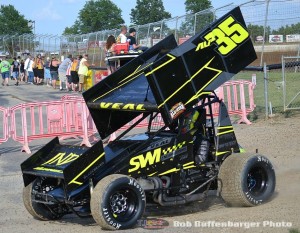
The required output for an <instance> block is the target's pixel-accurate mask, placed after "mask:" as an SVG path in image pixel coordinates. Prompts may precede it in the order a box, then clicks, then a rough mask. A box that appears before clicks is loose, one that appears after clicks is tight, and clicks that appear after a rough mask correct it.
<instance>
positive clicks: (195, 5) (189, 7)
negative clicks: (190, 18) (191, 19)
mask: <svg viewBox="0 0 300 233" xmlns="http://www.w3.org/2000/svg"><path fill="white" fill-rule="evenodd" d="M184 4H185V11H186V13H192V14H194V13H197V12H199V11H203V10H206V9H208V8H211V7H212V5H211V1H210V0H186V1H185V3H184Z"/></svg>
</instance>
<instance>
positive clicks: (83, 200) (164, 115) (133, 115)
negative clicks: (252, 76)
mask: <svg viewBox="0 0 300 233" xmlns="http://www.w3.org/2000/svg"><path fill="white" fill-rule="evenodd" d="M255 59H256V54H255V51H254V48H253V45H252V42H251V39H250V37H249V33H248V31H247V28H246V25H245V22H244V19H243V17H242V14H241V11H240V9H239V8H235V9H233V10H232V11H230V12H229V13H227V14H226V15H224V16H223V17H221V18H219V19H218V20H216V21H215V22H213V23H212V24H210V25H208V26H207V27H206V28H205V29H204V30H203V31H202V32H200V33H197V34H196V35H194V36H193V37H191V38H190V39H188V40H187V41H186V42H185V43H183V44H181V45H179V46H178V45H177V43H176V40H175V38H174V36H173V35H170V36H168V37H166V38H164V39H163V40H162V41H160V42H159V43H158V44H156V45H155V46H153V47H152V48H150V49H148V50H147V51H145V52H144V53H142V54H141V55H139V56H138V57H136V58H135V59H133V60H131V61H130V62H128V63H127V64H126V65H124V66H122V67H121V68H120V69H118V70H117V71H116V72H114V73H113V74H111V75H109V76H108V77H107V78H106V79H104V80H102V81H101V82H99V83H98V84H97V85H95V86H93V87H92V88H90V89H89V90H87V91H86V92H84V93H83V97H84V99H85V102H86V104H87V106H88V108H89V111H90V114H91V116H92V118H93V120H94V122H95V125H96V127H97V129H98V132H99V135H100V136H101V138H102V139H105V138H107V137H108V136H109V135H111V134H112V133H114V132H116V131H118V130H119V129H120V128H121V127H122V126H124V125H126V124H127V123H128V122H131V124H130V127H129V128H128V129H127V130H124V131H122V132H121V133H119V135H118V136H117V138H116V139H115V140H114V141H111V142H109V143H108V144H106V145H105V146H104V144H103V141H102V140H99V141H98V142H97V143H95V144H94V145H93V146H92V147H91V148H87V147H80V146H74V145H61V144H60V143H59V140H58V138H54V139H53V140H52V141H50V142H49V143H48V144H46V145H45V146H44V147H42V148H41V149H40V150H38V151H37V152H36V153H35V154H33V155H32V156H31V157H29V158H28V159H27V160H25V161H24V162H23V163H22V164H21V170H22V174H23V180H24V186H25V187H24V190H23V201H24V205H25V207H26V209H27V211H28V212H29V213H30V214H31V215H32V216H33V217H35V218H36V219H39V220H55V219H60V218H62V217H63V216H64V215H66V214H70V213H75V214H76V215H78V216H79V217H86V216H90V215H92V217H93V218H94V219H95V221H96V222H97V223H98V224H99V225H100V226H101V227H102V228H103V229H108V230H117V229H127V228H133V227H135V225H136V223H137V221H138V220H139V219H141V218H142V216H143V213H144V210H145V208H146V202H147V203H154V204H157V205H160V206H167V207H171V206H176V205H184V204H186V203H190V202H194V201H200V200H201V201H204V200H205V197H206V196H207V194H208V192H209V191H210V190H217V191H218V192H219V193H220V195H221V196H222V198H223V199H224V200H225V202H226V203H227V204H228V205H229V206H245V207H250V206H256V205H259V204H262V203H265V202H266V201H268V200H269V199H270V197H271V196H272V194H273V192H274V189H275V182H276V179H275V172H274V169H273V166H272V163H271V162H270V160H269V159H268V158H267V157H265V156H263V155H261V154H258V153H253V154H249V153H246V152H245V150H244V149H243V148H242V147H241V146H240V145H239V144H238V142H237V139H236V136H235V133H234V129H233V126H232V124H231V121H230V117H229V115H228V111H227V108H226V105H225V104H224V103H223V101H222V100H221V99H219V98H218V96H217V95H216V94H215V93H214V90H215V89H216V88H217V87H219V86H220V85H222V84H223V83H224V82H226V81H227V80H229V79H231V78H232V77H233V76H234V75H235V74H236V73H238V72H239V71H241V70H242V69H243V68H244V67H246V66H247V65H249V64H250V63H251V62H252V61H254V60H255ZM216 104H217V105H218V106H219V111H218V116H216V115H214V114H213V111H212V106H213V105H216ZM145 121H146V122H147V127H146V129H145V130H143V132H138V131H137V129H136V126H137V125H139V124H140V123H141V122H145ZM139 131H140V130H139Z"/></svg>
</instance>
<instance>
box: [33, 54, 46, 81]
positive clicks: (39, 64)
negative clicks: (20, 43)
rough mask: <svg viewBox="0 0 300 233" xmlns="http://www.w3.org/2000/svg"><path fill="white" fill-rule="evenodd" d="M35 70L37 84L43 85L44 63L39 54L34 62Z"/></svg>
mask: <svg viewBox="0 0 300 233" xmlns="http://www.w3.org/2000/svg"><path fill="white" fill-rule="evenodd" d="M33 68H34V70H33V72H34V77H35V80H34V81H35V84H36V85H42V84H43V81H44V61H43V60H42V56H41V55H40V54H38V55H37V57H36V59H35V60H34V65H33Z"/></svg>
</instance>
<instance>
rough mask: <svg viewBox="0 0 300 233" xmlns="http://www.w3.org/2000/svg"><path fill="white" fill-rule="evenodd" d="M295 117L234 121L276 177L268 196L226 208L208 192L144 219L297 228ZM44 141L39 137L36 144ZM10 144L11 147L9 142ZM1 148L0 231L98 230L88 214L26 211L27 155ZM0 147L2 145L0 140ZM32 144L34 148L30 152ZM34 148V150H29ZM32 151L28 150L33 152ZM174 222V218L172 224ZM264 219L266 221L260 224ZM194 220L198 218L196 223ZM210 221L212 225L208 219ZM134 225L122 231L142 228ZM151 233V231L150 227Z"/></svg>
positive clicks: (299, 121) (299, 145) (299, 190)
mask: <svg viewBox="0 0 300 233" xmlns="http://www.w3.org/2000/svg"><path fill="white" fill-rule="evenodd" d="M299 125H300V118H299V117H294V118H289V119H273V120H269V121H261V122H258V123H255V124H252V125H251V126H247V125H235V126H234V127H235V130H236V135H237V138H238V141H239V143H240V144H241V145H242V146H243V147H244V148H246V149H247V151H248V152H253V153H254V152H255V149H256V148H258V149H259V153H261V154H264V155H267V157H269V158H270V159H271V161H272V162H273V164H274V167H275V170H276V175H277V186H276V190H275V191H276V192H275V194H274V196H273V199H272V200H271V201H270V202H268V203H266V204H264V205H261V206H257V207H252V208H229V207H226V205H225V203H224V202H223V201H222V199H221V198H219V197H214V196H210V197H209V198H208V199H207V200H206V201H205V202H197V203H192V204H189V205H187V206H182V207H173V208H159V209H156V208H155V207H150V208H148V209H147V211H146V214H145V215H146V216H147V217H155V218H160V219H164V220H166V221H168V222H169V226H168V227H166V228H164V229H160V230H158V232H184V231H185V232H213V231H217V232H289V228H287V227H281V228H277V227H274V225H273V227H270V226H263V224H275V223H276V222H277V224H281V223H282V222H289V223H288V224H292V228H298V229H300V154H299V151H300V139H299V138H300V130H299ZM43 143H45V142H41V141H39V144H40V145H42V144H43ZM13 146H16V145H13ZM13 146H12V147H11V148H7V150H4V153H3V154H2V155H1V156H0V206H1V211H0V229H1V230H0V232H3V233H8V232H13V233H18V232H22V233H27V232H28V233H29V232H43V233H48V232H49V233H50V232H51V233H52V232H72V233H77V232H86V233H89V232H91V233H92V232H101V229H100V227H99V226H98V225H97V224H96V223H95V222H94V220H93V219H92V218H87V219H80V218H78V217H76V216H75V215H68V216H65V217H64V218H63V219H62V220H60V221H51V222H43V221H38V220H35V219H33V218H32V217H31V215H29V214H28V213H27V211H26V210H25V208H24V206H23V203H22V188H23V183H22V176H21V172H20V167H19V165H20V163H21V162H22V161H23V160H24V159H26V158H27V157H28V155H26V154H24V153H21V152H19V145H18V149H14V147H13ZM1 147H2V148H3V147H5V144H2V145H1ZM37 148H38V145H37V146H36V147H35V150H36V149H37ZM33 150H34V149H33ZM33 152H34V151H33ZM176 221H177V222H176ZM187 221H189V222H190V223H191V224H192V225H193V226H192V227H175V224H176V223H177V224H178V222H181V223H186V222H187ZM195 221H201V222H204V223H207V224H209V221H215V222H219V223H221V222H226V223H228V221H229V222H235V223H238V222H254V224H253V225H255V226H257V225H258V226H259V227H252V228H250V229H246V228H245V227H246V226H245V225H243V226H242V227H225V228H224V227H223V228H221V227H214V228H211V227H209V228H208V227H205V228H203V227H202V228H200V227H195V226H194V224H195ZM264 221H269V222H264ZM198 223H199V222H198ZM211 224H212V223H211ZM145 231H148V230H145V229H142V228H140V227H137V228H135V229H133V230H130V231H129V230H128V231H122V232H145ZM155 232H156V231H155Z"/></svg>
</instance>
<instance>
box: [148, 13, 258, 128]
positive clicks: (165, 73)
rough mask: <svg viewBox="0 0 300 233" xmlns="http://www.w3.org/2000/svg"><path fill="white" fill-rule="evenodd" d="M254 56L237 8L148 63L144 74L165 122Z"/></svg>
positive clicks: (230, 75) (248, 62)
mask: <svg viewBox="0 0 300 233" xmlns="http://www.w3.org/2000/svg"><path fill="white" fill-rule="evenodd" d="M255 59H256V53H255V51H254V47H253V44H252V42H251V39H250V37H249V33H248V31H247V29H246V25H245V22H244V19H243V16H242V14H241V11H240V9H239V8H235V9H233V10H232V11H230V12H229V13H227V14H226V15H224V16H223V17H221V18H220V19H218V20H217V21H215V22H214V23H212V24H211V25H209V26H208V27H207V28H206V29H204V30H203V31H202V32H201V33H198V34H196V35H195V36H193V37H192V38H190V39H189V40H188V41H186V42H185V43H184V44H182V45H181V46H178V47H177V48H175V49H173V50H172V51H170V53H168V54H166V55H165V56H164V57H162V58H161V59H160V60H158V61H156V62H155V63H154V64H152V65H150V66H149V67H148V68H147V70H146V72H145V73H146V77H147V80H148V82H149V84H150V88H151V90H152V92H153V95H154V98H155V101H156V104H157V107H158V109H159V111H160V112H161V113H162V116H163V119H164V121H165V123H166V124H170V123H171V122H172V120H173V118H174V116H176V114H174V111H176V108H178V104H179V103H180V104H181V105H183V106H184V107H189V106H192V105H194V104H196V103H197V102H199V100H201V98H202V97H203V96H204V95H206V94H209V93H211V92H212V91H214V90H215V89H216V88H218V87H219V86H220V85H222V84H223V83H224V82H226V81H228V80H229V79H231V78H232V77H233V76H234V75H235V74H236V73H238V72H239V71H240V70H242V69H243V68H244V67H245V66H247V65H249V64H250V63H251V62H252V61H254V60H255Z"/></svg>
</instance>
